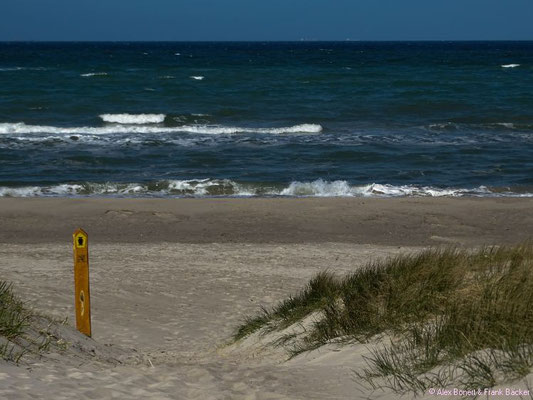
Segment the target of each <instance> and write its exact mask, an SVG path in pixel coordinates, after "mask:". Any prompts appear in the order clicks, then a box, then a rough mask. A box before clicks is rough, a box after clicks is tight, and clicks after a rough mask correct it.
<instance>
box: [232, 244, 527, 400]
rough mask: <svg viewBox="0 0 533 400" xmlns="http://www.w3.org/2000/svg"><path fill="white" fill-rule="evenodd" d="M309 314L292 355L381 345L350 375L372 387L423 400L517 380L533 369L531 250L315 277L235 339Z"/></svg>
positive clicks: (428, 258) (409, 260) (413, 258)
mask: <svg viewBox="0 0 533 400" xmlns="http://www.w3.org/2000/svg"><path fill="white" fill-rule="evenodd" d="M311 313H315V315H318V317H317V318H316V322H315V323H314V324H313V326H312V327H311V328H310V329H307V330H306V333H305V334H303V335H301V336H300V337H299V338H298V339H297V340H292V341H286V342H285V343H290V346H291V347H290V349H289V350H290V351H291V352H292V355H296V354H298V353H301V352H304V351H308V350H311V349H314V348H317V347H320V346H322V345H324V344H327V343H331V342H339V341H353V340H356V341H359V342H366V341H368V340H369V339H370V338H373V339H376V338H378V337H386V338H387V340H386V341H382V343H387V344H382V345H381V346H377V347H376V348H375V350H374V351H373V352H372V355H371V357H369V358H368V359H367V368H365V369H364V370H362V371H356V375H357V378H358V380H360V381H361V382H365V383H367V384H368V385H370V386H372V387H373V388H379V387H390V388H393V389H394V390H397V391H399V392H406V391H414V392H418V393H422V392H424V391H425V390H426V389H427V388H429V387H434V386H436V385H439V386H444V385H446V384H451V383H452V382H455V383H463V384H465V385H477V386H478V387H492V386H494V385H496V384H499V383H502V382H506V381H511V380H516V379H519V378H521V377H524V376H525V375H527V374H529V373H530V371H531V368H532V367H533V244H531V243H526V244H522V245H517V246H509V247H490V248H483V249H480V250H475V251H472V250H465V249H458V248H445V249H432V250H426V251H423V252H420V253H416V254H412V255H402V256H398V257H395V258H391V259H388V260H386V261H381V262H374V263H371V264H368V265H367V266H365V267H364V268H361V269H358V270H356V271H354V272H353V273H351V274H349V275H347V276H345V277H343V278H338V277H336V276H334V275H333V274H330V273H327V272H322V273H320V274H318V275H317V276H316V277H314V278H313V279H312V280H311V281H310V282H309V284H308V285H307V286H306V287H305V288H304V289H303V290H302V291H301V292H300V293H298V294H297V295H295V296H293V297H290V298H288V299H287V300H285V301H283V302H282V303H280V304H279V305H278V306H276V307H275V308H273V309H272V310H265V309H263V311H262V313H261V314H260V315H259V316H257V317H255V318H250V319H248V320H247V321H246V322H245V324H244V325H242V326H241V327H240V328H239V330H238V331H237V333H236V335H235V339H237V340H238V339H240V338H242V337H244V336H246V335H249V334H251V333H253V332H255V331H258V330H261V331H262V332H265V331H271V330H281V329H284V328H285V327H287V326H289V325H291V324H294V323H296V322H299V321H301V320H302V319H303V318H305V317H306V316H308V315H310V314H311Z"/></svg>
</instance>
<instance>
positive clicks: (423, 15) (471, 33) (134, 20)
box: [0, 0, 533, 41]
mask: <svg viewBox="0 0 533 400" xmlns="http://www.w3.org/2000/svg"><path fill="white" fill-rule="evenodd" d="M532 16H533V1H531V0H505V1H503V0H405V1H400V0H269V1H259V0H150V1H149V0H91V1H89V0H76V1H73V0H2V4H1V6H0V40H42V41H56V40H67V41H68V40H74V41H81V40H94V41H101V40H111V41H120V40H127V41H129V40H131V41H134V40H170V41H174V40H176V41H182V40H184V41H188V40H243V41H246V40H301V39H306V40H345V39H351V40H533V23H532V22H531V17H532Z"/></svg>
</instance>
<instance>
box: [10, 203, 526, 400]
mask: <svg viewBox="0 0 533 400" xmlns="http://www.w3.org/2000/svg"><path fill="white" fill-rule="evenodd" d="M77 227H82V228H84V229H85V230H86V231H87V232H88V233H89V237H90V260H91V264H90V267H91V291H92V315H93V339H94V341H95V342H94V343H96V344H95V346H100V347H98V351H100V352H105V351H106V348H107V349H109V351H110V354H111V353H113V352H119V353H120V354H121V357H122V359H121V360H122V361H121V362H120V363H111V362H106V361H105V360H103V359H99V358H98V357H95V358H91V357H87V356H76V357H75V356H68V355H65V356H63V355H61V354H59V353H51V354H47V355H45V356H44V357H43V358H41V359H39V360H34V359H30V360H29V361H25V362H24V361H23V362H22V363H21V364H20V365H19V366H16V365H14V364H10V363H5V362H1V363H0V398H5V399H34V398H45V399H52V398H53V399H68V398H72V397H73V396H74V395H76V397H77V398H80V399H104V398H105V399H107V398H120V399H131V398H150V399H358V398H386V399H390V398H397V395H394V394H392V393H389V392H379V393H372V392H368V391H365V390H363V389H362V388H361V386H360V385H359V384H358V382H356V379H355V377H354V374H353V370H354V369H357V368H358V367H360V366H362V365H363V363H364V358H363V357H364V355H365V354H368V351H369V349H368V348H367V347H366V346H364V345H358V346H349V347H347V348H345V349H331V348H324V349H319V350H316V351H313V352H311V353H305V354H302V355H300V356H298V357H295V358H294V359H292V360H290V361H286V360H287V356H286V354H284V352H283V351H282V350H281V349H279V351H278V350H272V351H265V352H261V351H259V352H257V351H255V350H254V351H251V350H250V349H247V348H246V347H244V348H239V347H235V346H229V347H228V343H229V341H230V338H231V335H232V334H233V333H234V332H235V329H236V328H237V327H238V326H239V324H240V323H241V322H242V321H243V319H244V318H245V316H247V315H251V314H254V313H256V312H257V311H258V310H259V307H260V306H265V307H267V308H268V307H271V306H273V305H275V304H276V303H277V302H279V301H280V300H282V299H283V298H285V297H287V296H289V295H290V294H293V293H295V292H297V291H298V290H299V289H300V288H301V287H302V286H303V285H305V284H306V282H307V281H308V280H309V278H311V277H312V276H313V275H314V274H316V273H317V272H319V271H322V270H326V269H327V270H330V271H333V272H335V273H338V274H343V273H346V272H348V271H351V270H353V269H355V268H357V267H359V266H361V265H364V264H365V263H366V262H368V261H369V260H373V259H379V258H383V257H387V256H390V255H395V254H400V253H405V252H409V251H417V250H419V249H422V248H424V247H427V246H438V245H447V244H456V245H459V246H469V247H470V246H481V245H490V244H501V243H517V242H520V241H524V240H527V239H529V238H531V237H533V199H527V198H523V199H519V198H500V199H499V198H483V199H481V198H459V199H455V198H399V199H361V198H358V199H349V198H324V199H320V198H313V199H274V198H272V199H268V198H264V199H227V198H226V199H131V198H130V199H103V198H100V199H96V198H95V199H92V198H29V199H20V198H2V199H0V276H1V279H3V280H7V281H10V282H13V284H14V288H15V291H16V293H17V294H18V295H20V296H21V297H22V298H23V299H25V300H27V301H28V302H29V304H30V305H31V306H33V307H34V308H35V309H36V310H37V311H39V312H42V313H46V314H48V315H50V316H53V317H57V318H58V319H64V318H66V317H68V325H69V326H72V325H73V323H74V309H73V276H72V254H71V251H72V246H71V242H70V241H71V234H72V232H73V230H74V229H75V228H77ZM73 340H77V339H75V338H74V339H73ZM91 343H92V341H91ZM106 346H107V347H106ZM256 350H257V349H256ZM113 354H114V353H113ZM408 397H409V396H408Z"/></svg>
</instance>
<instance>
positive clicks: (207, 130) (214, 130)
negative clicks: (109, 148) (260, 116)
mask: <svg viewBox="0 0 533 400" xmlns="http://www.w3.org/2000/svg"><path fill="white" fill-rule="evenodd" d="M104 115H107V116H108V117H106V118H107V120H106V122H117V123H118V124H119V125H112V126H101V127H88V126H84V127H72V128H68V127H58V126H46V125H26V124H25V123H23V122H18V123H0V134H26V133H45V134H65V135H68V134H93V135H104V134H112V133H179V132H184V133H197V134H205V135H220V134H233V133H264V134H283V133H320V132H322V126H320V125H315V124H302V125H294V126H289V127H282V128H247V127H231V126H222V125H182V126H176V127H167V126H153V125H143V124H148V123H154V122H147V121H148V120H150V121H156V120H157V121H159V120H160V119H161V116H163V114H153V115H151V116H150V117H146V116H147V115H150V114H140V115H144V116H142V117H141V116H140V115H129V116H126V115H128V114H115V115H114V117H111V115H112V114H104ZM119 115H120V117H118V116H119ZM156 115H157V117H156ZM101 118H102V119H103V115H102V116H101ZM111 119H113V121H111ZM163 119H164V116H163ZM119 120H121V121H124V122H118V121H119ZM141 120H143V121H145V122H140V121H141ZM125 121H130V122H125ZM131 121H138V122H131Z"/></svg>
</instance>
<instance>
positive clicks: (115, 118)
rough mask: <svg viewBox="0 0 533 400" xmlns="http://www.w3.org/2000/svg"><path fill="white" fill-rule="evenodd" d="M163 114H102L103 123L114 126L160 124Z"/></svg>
mask: <svg viewBox="0 0 533 400" xmlns="http://www.w3.org/2000/svg"><path fill="white" fill-rule="evenodd" d="M165 117H166V115H165V114H102V115H100V118H102V120H103V121H104V122H111V123H114V124H137V125H142V124H160V123H162V122H163V121H164V120H165Z"/></svg>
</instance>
